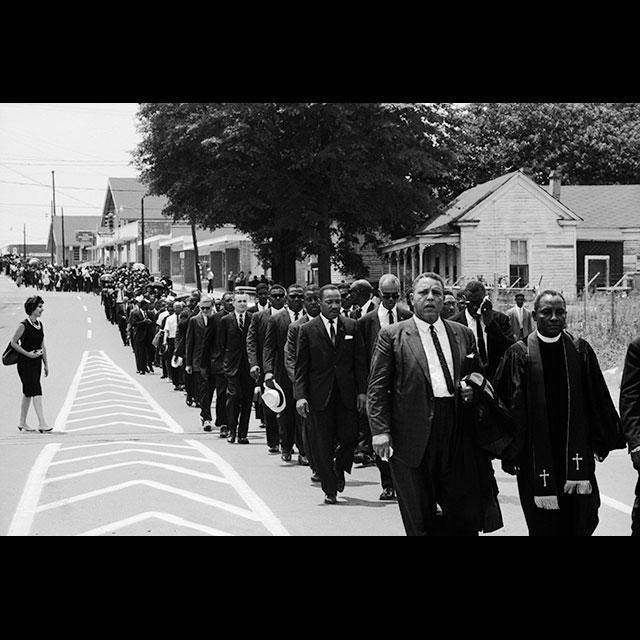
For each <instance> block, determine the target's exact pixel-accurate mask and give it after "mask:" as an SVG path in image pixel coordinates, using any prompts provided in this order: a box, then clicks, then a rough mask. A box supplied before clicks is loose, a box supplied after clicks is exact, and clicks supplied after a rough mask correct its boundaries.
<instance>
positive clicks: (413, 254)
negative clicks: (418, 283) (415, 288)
mask: <svg viewBox="0 0 640 640" xmlns="http://www.w3.org/2000/svg"><path fill="white" fill-rule="evenodd" d="M416 248H417V247H411V282H413V281H414V280H415V279H416V275H417V274H416Z"/></svg>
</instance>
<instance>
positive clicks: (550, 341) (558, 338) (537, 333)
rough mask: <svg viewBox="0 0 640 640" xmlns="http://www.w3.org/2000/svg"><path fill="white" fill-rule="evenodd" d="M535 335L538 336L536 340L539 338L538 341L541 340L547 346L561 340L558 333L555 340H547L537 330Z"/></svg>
mask: <svg viewBox="0 0 640 640" xmlns="http://www.w3.org/2000/svg"><path fill="white" fill-rule="evenodd" d="M536 335H537V336H538V338H540V340H542V342H546V343H547V344H551V343H553V342H558V340H560V338H562V334H561V333H559V334H558V335H557V336H556V337H555V338H547V336H543V335H542V334H541V333H540V332H539V331H538V330H537V329H536Z"/></svg>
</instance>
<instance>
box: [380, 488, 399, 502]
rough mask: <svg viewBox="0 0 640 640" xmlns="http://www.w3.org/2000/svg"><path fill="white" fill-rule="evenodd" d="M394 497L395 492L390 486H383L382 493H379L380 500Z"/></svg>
mask: <svg viewBox="0 0 640 640" xmlns="http://www.w3.org/2000/svg"><path fill="white" fill-rule="evenodd" d="M395 499H396V492H395V491H394V490H393V489H392V488H390V487H385V488H384V489H383V490H382V493H381V494H380V500H395Z"/></svg>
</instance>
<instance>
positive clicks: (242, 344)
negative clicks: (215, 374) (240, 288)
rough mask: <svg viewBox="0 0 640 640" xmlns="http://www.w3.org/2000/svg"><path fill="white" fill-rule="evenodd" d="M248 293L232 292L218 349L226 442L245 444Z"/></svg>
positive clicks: (249, 385) (249, 389)
mask: <svg viewBox="0 0 640 640" xmlns="http://www.w3.org/2000/svg"><path fill="white" fill-rule="evenodd" d="M248 306H249V296H248V295H247V294H246V293H239V292H234V294H233V309H234V310H233V313H229V314H228V315H226V316H225V317H224V318H222V320H221V321H220V326H219V331H218V334H219V335H218V350H219V351H220V354H221V355H222V368H223V371H224V375H225V376H226V378H227V420H228V427H229V437H228V438H227V442H229V443H231V444H234V443H235V442H236V437H237V439H238V444H249V439H248V438H247V434H248V433H249V418H250V417H251V402H252V400H253V390H254V383H253V379H252V378H251V374H250V373H249V358H248V356H247V334H248V333H249V325H250V324H251V316H252V315H253V314H250V313H248V312H247V307H248Z"/></svg>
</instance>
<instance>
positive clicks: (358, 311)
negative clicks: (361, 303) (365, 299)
mask: <svg viewBox="0 0 640 640" xmlns="http://www.w3.org/2000/svg"><path fill="white" fill-rule="evenodd" d="M360 316H362V309H361V308H360V307H356V308H355V310H354V312H353V318H354V319H355V320H359V319H360Z"/></svg>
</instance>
